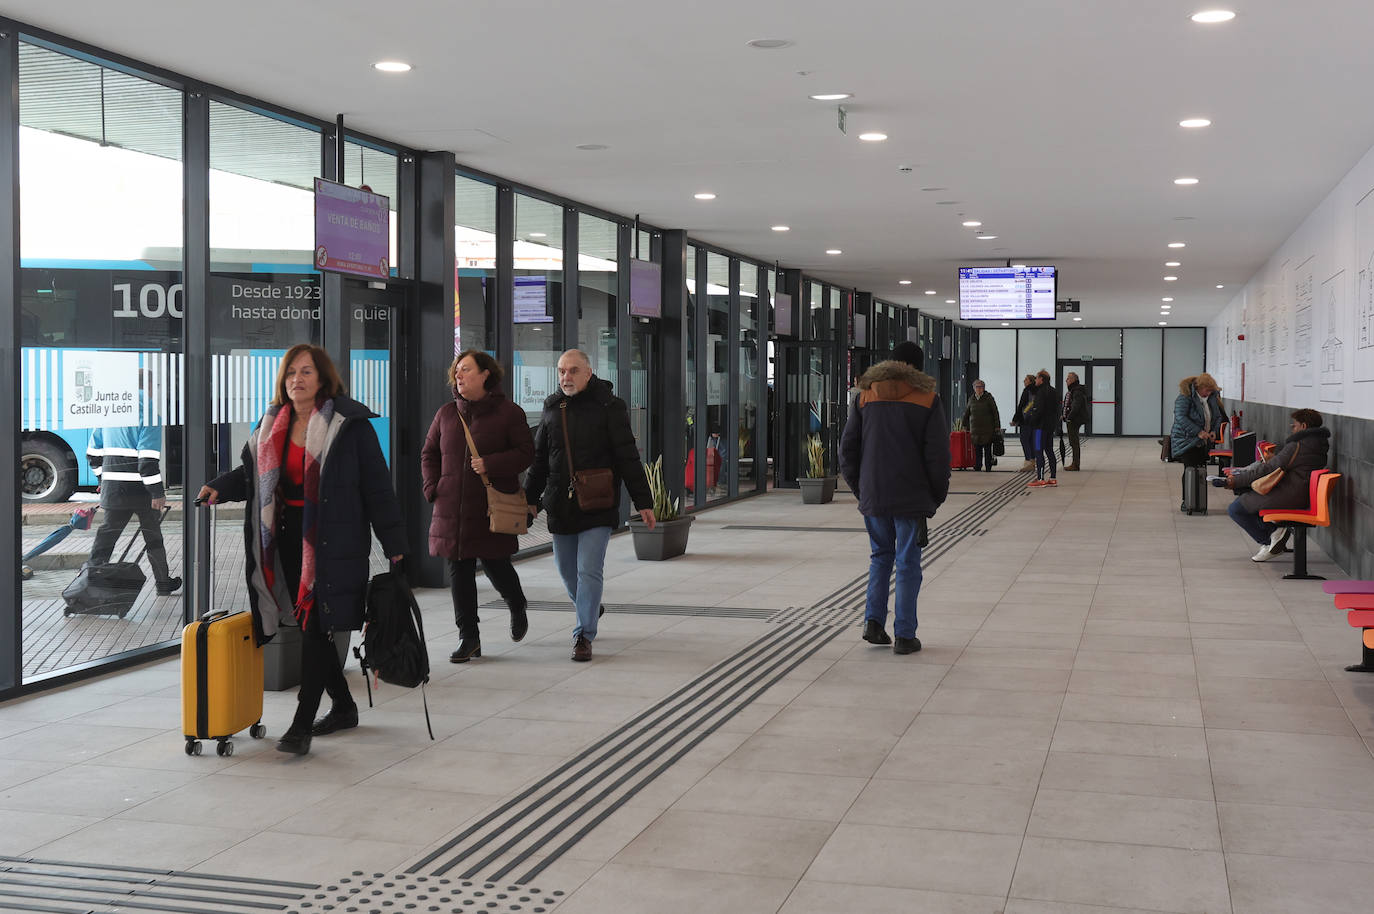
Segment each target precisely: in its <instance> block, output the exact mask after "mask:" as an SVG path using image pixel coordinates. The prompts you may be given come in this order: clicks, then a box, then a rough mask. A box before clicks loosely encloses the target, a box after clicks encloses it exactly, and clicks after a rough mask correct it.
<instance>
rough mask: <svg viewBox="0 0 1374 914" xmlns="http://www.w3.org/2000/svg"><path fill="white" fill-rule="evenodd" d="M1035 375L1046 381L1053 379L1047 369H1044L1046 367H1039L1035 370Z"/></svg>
mask: <svg viewBox="0 0 1374 914" xmlns="http://www.w3.org/2000/svg"><path fill="white" fill-rule="evenodd" d="M1035 376H1036V377H1037V378H1044V379H1045V380H1046V381H1053V380H1054V378H1053V376H1051V375H1050V372H1049V369H1046V368H1042V369H1040V370H1039V371H1037V372H1036V373H1035Z"/></svg>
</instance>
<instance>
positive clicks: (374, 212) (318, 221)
mask: <svg viewBox="0 0 1374 914" xmlns="http://www.w3.org/2000/svg"><path fill="white" fill-rule="evenodd" d="M390 203H391V201H389V200H388V199H387V198H386V197H383V196H382V195H381V194H374V193H369V192H368V191H365V190H358V189H357V188H355V187H348V186H347V185H344V184H336V183H334V182H333V181H326V180H324V179H323V178H316V179H315V266H316V268H318V269H321V270H328V271H330V272H334V273H349V274H352V275H354V276H368V277H371V278H373V279H386V278H387V277H389V276H390V275H391V262H390V260H389V255H390V250H391V247H390V235H391V206H390Z"/></svg>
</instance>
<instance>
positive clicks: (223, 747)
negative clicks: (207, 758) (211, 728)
mask: <svg viewBox="0 0 1374 914" xmlns="http://www.w3.org/2000/svg"><path fill="white" fill-rule="evenodd" d="M233 754H234V744H233V743H231V742H230V741H229V740H227V739H222V740H220V741H219V743H218V744H217V745H216V746H215V755H224V756H229V755H233Z"/></svg>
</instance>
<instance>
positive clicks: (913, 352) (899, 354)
mask: <svg viewBox="0 0 1374 914" xmlns="http://www.w3.org/2000/svg"><path fill="white" fill-rule="evenodd" d="M892 358H893V359H895V360H896V361H898V362H906V363H907V364H908V365H910V366H911V367H912V368H915V369H916V370H917V371H924V370H925V367H926V355H925V353H924V352H922V351H921V347H920V346H917V345H916V344H915V343H913V342H912V341H911V340H903V341H902V342H900V343H898V344H897V345H896V346H893V347H892Z"/></svg>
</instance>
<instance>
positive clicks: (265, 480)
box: [258, 400, 334, 628]
mask: <svg viewBox="0 0 1374 914" xmlns="http://www.w3.org/2000/svg"><path fill="white" fill-rule="evenodd" d="M275 409H276V412H275V413H274V412H272V411H271V410H268V412H267V414H266V415H264V416H263V417H262V423H261V425H260V426H259V429H260V430H259V432H258V505H259V508H258V536H259V538H260V539H261V542H262V570H263V576H264V577H265V578H266V579H267V587H268V589H269V590H270V589H272V587H273V586H274V582H275V578H276V570H275V569H276V551H277V550H276V535H277V511H278V510H279V501H280V499H281V491H280V488H279V485H278V484H279V483H280V482H281V464H282V457H283V455H284V454H285V453H286V446H287V443H288V439H289V438H290V436H291V417H292V415H293V411H292V410H291V409H290V408H289V407H285V406H278V407H275ZM333 418H334V401H333V400H325V401H324V402H323V403H321V404H318V405H317V406H316V408H315V409H312V410H311V411H310V419H309V420H308V422H307V425H306V430H305V485H304V486H303V488H304V489H305V509H304V512H303V518H302V520H301V537H302V539H303V542H302V544H301V584H300V589H299V590H298V591H297V593H296V602H295V606H294V610H295V616H296V620H297V621H298V622H299V623H300V626H301V628H305V625H306V623H307V622H308V621H309V619H310V611H311V610H312V609H313V608H314V606H315V535H316V531H317V528H318V525H319V516H320V510H319V509H320V467H321V463H322V461H321V456H322V455H323V453H324V444H325V439H326V438H327V437H328V434H329V424H330V421H331V420H332V419H333ZM269 420H271V421H270V423H269ZM262 429H266V430H267V431H266V433H265V434H264V433H263V431H262Z"/></svg>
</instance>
